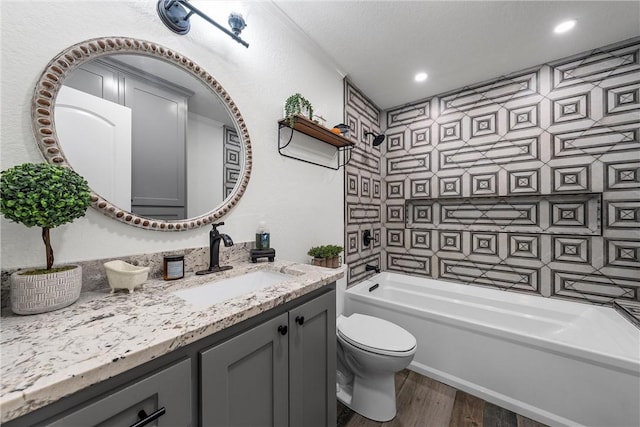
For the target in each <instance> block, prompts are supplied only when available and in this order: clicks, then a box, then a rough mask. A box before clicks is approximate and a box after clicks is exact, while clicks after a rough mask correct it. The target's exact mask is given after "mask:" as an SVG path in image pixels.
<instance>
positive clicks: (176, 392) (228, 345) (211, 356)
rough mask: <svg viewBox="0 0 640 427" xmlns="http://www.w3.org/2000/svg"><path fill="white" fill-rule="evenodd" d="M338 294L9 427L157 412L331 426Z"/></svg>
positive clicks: (108, 420) (281, 312)
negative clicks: (336, 299)
mask: <svg viewBox="0 0 640 427" xmlns="http://www.w3.org/2000/svg"><path fill="white" fill-rule="evenodd" d="M335 295H336V294H335V287H334V286H333V285H329V286H327V287H324V288H321V289H317V290H315V291H312V292H310V293H309V294H306V295H303V296H301V297H300V298H298V299H295V300H293V301H288V302H286V303H284V304H282V305H279V306H277V307H275V308H273V309H271V310H268V311H266V312H263V313H260V314H258V315H256V316H254V317H252V318H250V319H247V320H245V321H243V322H240V323H238V324H235V325H232V326H230V327H228V328H225V329H223V330H221V331H219V332H217V333H215V334H213V335H210V336H208V337H204V338H202V339H200V340H198V341H196V342H193V343H190V344H188V345H186V346H184V347H181V348H178V349H176V350H174V351H172V352H170V353H168V354H166V355H164V356H161V357H159V358H156V359H154V360H151V361H149V362H147V363H146V364H143V365H141V366H138V367H136V368H133V369H131V370H128V371H125V372H123V373H121V374H119V375H117V376H115V377H113V378H109V379H107V380H105V381H103V382H100V383H98V384H94V385H92V386H91V387H88V388H86V389H83V390H79V391H77V392H76V393H74V394H72V395H70V396H67V397H65V398H63V399H61V400H60V401H57V402H54V403H52V404H50V405H47V406H44V407H42V408H39V409H37V410H35V411H33V412H30V413H28V414H25V415H24V416H22V417H20V418H17V419H14V420H11V421H9V422H8V423H7V427H26V426H28V427H34V426H35V427H42V426H50V427H53V426H56V427H75V426H82V427H87V426H96V427H97V426H99V427H110V426H118V427H121V426H124V427H127V426H131V425H136V422H138V421H139V420H140V418H141V417H140V411H141V410H144V412H145V414H146V415H151V414H153V413H154V412H156V411H158V410H161V409H162V408H164V409H165V413H164V414H163V415H162V416H160V417H159V418H158V419H156V420H153V421H151V422H150V423H149V424H146V425H148V426H156V427H163V426H166V427H195V426H202V427H214V426H225V427H236V426H250V427H266V426H278V427H280V426H281V427H288V426H290V427H314V426H318V427H335V425H336V391H335V384H336V378H335V374H336V332H335V331H336V328H335V322H336V313H335V310H336V308H335V298H336V296H335ZM113 363H121V362H120V361H118V360H117V359H116V360H114V362H113ZM145 414H143V415H142V416H143V418H144V416H145ZM4 425H5V424H3V427H4ZM138 426H140V427H141V426H142V424H138Z"/></svg>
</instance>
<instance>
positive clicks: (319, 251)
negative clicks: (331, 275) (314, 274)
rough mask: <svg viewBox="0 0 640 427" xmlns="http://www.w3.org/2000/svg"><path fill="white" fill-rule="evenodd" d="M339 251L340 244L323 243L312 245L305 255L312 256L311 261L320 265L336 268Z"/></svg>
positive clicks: (338, 261)
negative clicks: (321, 244)
mask: <svg viewBox="0 0 640 427" xmlns="http://www.w3.org/2000/svg"><path fill="white" fill-rule="evenodd" d="M340 252H342V246H337V245H323V246H314V247H312V248H311V249H309V252H307V255H310V256H312V257H313V258H312V259H311V263H312V264H313V265H317V266H320V267H329V268H338V267H340V257H339V255H340Z"/></svg>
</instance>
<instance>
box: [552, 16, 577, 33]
mask: <svg viewBox="0 0 640 427" xmlns="http://www.w3.org/2000/svg"><path fill="white" fill-rule="evenodd" d="M575 26H576V21H575V19H571V20H569V21H564V22H561V23H559V24H558V25H556V27H555V28H554V29H553V32H554V33H556V34H562V33H566V32H567V31H569V30H570V29H572V28H573V27H575Z"/></svg>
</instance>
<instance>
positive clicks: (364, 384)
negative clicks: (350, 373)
mask: <svg viewBox="0 0 640 427" xmlns="http://www.w3.org/2000/svg"><path fill="white" fill-rule="evenodd" d="M390 390H391V393H390V392H389V391H390ZM337 397H338V400H339V401H340V402H342V403H343V404H344V405H345V406H346V407H348V408H349V409H352V410H353V411H355V412H357V413H358V414H360V415H362V416H363V417H366V418H369V419H371V420H373V421H378V422H386V421H391V420H392V419H394V418H395V416H396V394H395V382H394V375H393V374H392V375H382V376H374V377H373V378H359V377H358V376H355V377H354V380H353V383H352V384H348V385H341V384H338V393H337ZM354 397H355V398H354Z"/></svg>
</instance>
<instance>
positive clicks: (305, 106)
mask: <svg viewBox="0 0 640 427" xmlns="http://www.w3.org/2000/svg"><path fill="white" fill-rule="evenodd" d="M296 114H300V115H304V116H307V117H309V120H311V119H312V118H313V106H312V105H311V103H310V102H309V101H308V100H307V99H306V98H305V97H304V96H302V95H300V94H299V93H296V94H293V95H291V96H290V97H289V98H287V100H286V101H285V103H284V118H285V119H288V120H289V127H291V128H293V126H294V125H295V123H296V119H295V116H296Z"/></svg>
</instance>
